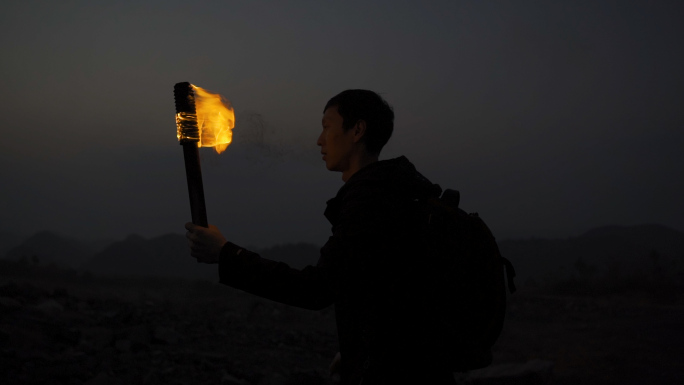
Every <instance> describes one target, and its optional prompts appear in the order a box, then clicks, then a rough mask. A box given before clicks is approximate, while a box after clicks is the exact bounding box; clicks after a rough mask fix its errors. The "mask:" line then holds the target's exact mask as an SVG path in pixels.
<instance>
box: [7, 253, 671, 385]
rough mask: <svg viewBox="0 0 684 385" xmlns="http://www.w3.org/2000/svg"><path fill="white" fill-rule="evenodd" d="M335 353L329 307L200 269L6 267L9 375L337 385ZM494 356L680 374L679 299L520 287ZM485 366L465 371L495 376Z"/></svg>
mask: <svg viewBox="0 0 684 385" xmlns="http://www.w3.org/2000/svg"><path fill="white" fill-rule="evenodd" d="M679 292H681V291H679ZM336 351H337V345H336V336H335V323H334V312H333V311H332V309H327V310H325V311H322V312H312V311H306V310H301V309H296V308H291V307H287V306H284V305H280V304H277V303H274V302H271V301H267V300H262V299H259V298H256V297H254V296H251V295H249V294H246V293H243V292H240V291H238V290H234V289H231V288H229V287H225V286H222V285H219V284H215V283H210V282H206V281H189V280H181V279H172V278H164V279H162V278H144V277H138V278H101V277H96V276H93V275H90V274H84V273H79V272H75V271H65V270H59V269H53V268H47V267H41V268H36V267H31V266H24V265H19V264H9V263H5V262H3V266H2V270H0V383H3V384H74V385H75V384H89V385H101V384H102V385H106V384H194V383H211V384H244V385H247V384H266V385H268V384H273V385H275V384H332V383H334V381H333V379H331V378H330V376H329V375H328V372H327V367H328V364H329V363H330V361H331V359H332V357H333V356H334V355H335V353H336ZM494 358H495V362H494V367H496V366H501V365H505V364H516V365H517V364H523V363H526V362H530V361H531V360H543V362H550V363H552V365H553V366H552V367H553V373H552V376H551V378H550V380H548V381H549V382H550V383H553V384H577V383H581V384H642V383H652V384H674V383H684V301H682V296H681V295H679V294H678V293H675V294H671V293H670V294H668V291H664V292H663V290H662V288H660V291H658V290H655V291H654V290H620V291H617V292H603V293H600V294H598V293H594V294H593V295H589V294H587V293H572V292H568V291H567V290H565V291H563V290H558V288H535V289H531V288H521V289H520V290H519V292H518V293H516V294H515V295H513V296H511V297H510V301H509V314H508V316H507V321H506V326H505V329H504V331H503V333H502V336H501V338H500V340H499V342H498V343H497V345H496V346H495V352H494ZM513 366H514V365H513ZM485 377H486V376H485ZM485 377H480V378H479V379H478V378H476V377H472V378H468V377H461V380H462V381H464V382H470V383H472V384H477V383H481V384H484V383H497V382H498V383H501V382H502V381H501V379H499V380H497V379H496V378H491V377H490V378H489V379H488V380H487V379H486V378H485ZM540 378H541V377H531V378H528V380H527V383H540V382H543V381H542V380H540ZM504 382H505V381H504ZM523 382H524V381H520V382H519V383H523Z"/></svg>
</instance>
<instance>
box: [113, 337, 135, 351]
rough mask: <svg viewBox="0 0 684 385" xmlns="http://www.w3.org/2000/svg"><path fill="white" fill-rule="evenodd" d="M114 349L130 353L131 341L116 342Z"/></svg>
mask: <svg viewBox="0 0 684 385" xmlns="http://www.w3.org/2000/svg"><path fill="white" fill-rule="evenodd" d="M114 347H115V348H116V350H118V351H120V352H122V353H123V352H129V351H131V341H130V340H116V342H114Z"/></svg>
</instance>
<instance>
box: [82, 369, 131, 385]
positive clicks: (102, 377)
mask: <svg viewBox="0 0 684 385" xmlns="http://www.w3.org/2000/svg"><path fill="white" fill-rule="evenodd" d="M122 384H123V383H122V382H121V381H119V380H117V379H116V378H114V377H112V376H110V375H109V374H107V373H105V372H100V373H98V374H97V375H96V376H95V377H93V378H91V379H90V380H88V381H86V382H85V383H84V384H83V385H122Z"/></svg>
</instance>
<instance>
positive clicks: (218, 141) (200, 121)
mask: <svg viewBox="0 0 684 385" xmlns="http://www.w3.org/2000/svg"><path fill="white" fill-rule="evenodd" d="M192 88H193V90H194V91H195V110H196V117H197V127H198V128H199V132H200V138H199V142H198V147H214V150H216V152H217V153H219V154H220V153H222V152H223V151H225V149H226V148H227V147H228V145H229V144H230V143H231V142H232V140H233V127H235V112H234V111H233V107H232V106H231V105H230V102H229V101H228V100H226V98H224V97H223V96H221V95H219V94H214V93H211V92H209V91H207V90H205V89H204V88H201V87H197V86H196V85H194V84H192ZM179 115H180V114H177V115H176V122H177V123H178V122H179V120H183V119H187V118H193V117H192V116H187V117H186V116H179ZM179 127H180V126H179ZM179 135H180V134H179ZM179 138H180V136H179Z"/></svg>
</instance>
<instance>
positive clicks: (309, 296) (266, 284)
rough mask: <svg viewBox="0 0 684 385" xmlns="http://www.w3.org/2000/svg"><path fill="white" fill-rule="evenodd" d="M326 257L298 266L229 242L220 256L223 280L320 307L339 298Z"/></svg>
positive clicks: (270, 296)
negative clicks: (335, 293)
mask: <svg viewBox="0 0 684 385" xmlns="http://www.w3.org/2000/svg"><path fill="white" fill-rule="evenodd" d="M324 249H325V247H324ZM325 261H326V258H323V257H321V259H320V260H319V262H318V264H317V265H316V266H307V267H305V268H304V269H302V270H298V269H294V268H292V267H290V266H288V265H287V264H286V263H283V262H276V261H272V260H269V259H266V258H262V257H260V256H259V255H258V254H256V253H253V252H251V251H249V250H246V249H243V248H240V247H239V246H237V245H235V244H233V243H230V242H228V243H226V245H224V247H223V249H222V250H221V256H220V258H219V281H220V282H221V283H223V284H226V285H228V286H232V287H234V288H236V289H240V290H244V291H246V292H248V293H252V294H255V295H258V296H260V297H263V298H267V299H270V300H273V301H277V302H281V303H284V304H287V305H291V306H297V307H301V308H305V309H311V310H320V309H323V308H325V307H328V306H330V305H332V304H333V303H334V302H335V295H334V290H333V285H332V283H333V279H332V271H331V270H332V269H331V267H330V266H328V265H326V263H325Z"/></svg>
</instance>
